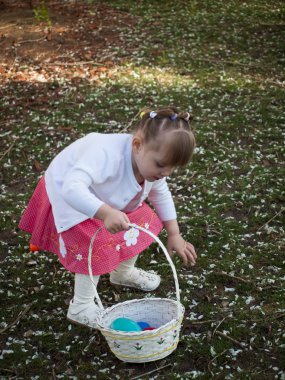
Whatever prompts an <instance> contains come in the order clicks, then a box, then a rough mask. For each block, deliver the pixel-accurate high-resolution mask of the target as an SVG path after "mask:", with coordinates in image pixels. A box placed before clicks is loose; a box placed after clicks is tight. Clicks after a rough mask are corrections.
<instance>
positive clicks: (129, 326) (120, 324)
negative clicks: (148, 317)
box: [110, 318, 142, 331]
mask: <svg viewBox="0 0 285 380" xmlns="http://www.w3.org/2000/svg"><path fill="white" fill-rule="evenodd" d="M110 328H111V329H113V330H119V331H142V329H141V328H140V326H139V325H138V324H137V323H136V322H135V321H133V320H132V319H129V318H117V319H115V320H114V321H113V322H112V323H111V325H110Z"/></svg>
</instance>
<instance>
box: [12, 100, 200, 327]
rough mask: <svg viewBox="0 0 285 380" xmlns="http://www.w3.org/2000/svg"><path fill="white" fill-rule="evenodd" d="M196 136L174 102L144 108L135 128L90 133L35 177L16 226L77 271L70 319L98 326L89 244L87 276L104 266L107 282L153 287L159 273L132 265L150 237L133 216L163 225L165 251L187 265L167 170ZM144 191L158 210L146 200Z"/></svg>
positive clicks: (190, 255) (156, 228)
mask: <svg viewBox="0 0 285 380" xmlns="http://www.w3.org/2000/svg"><path fill="white" fill-rule="evenodd" d="M194 148H195V139H194V136H193V134H192V132H191V131H190V128H189V114H188V113H187V112H182V113H181V112H179V111H178V110H177V109H176V108H173V107H170V108H161V109H157V110H155V111H154V110H152V111H151V110H148V109H146V110H144V111H142V112H141V114H140V120H139V122H138V123H137V125H136V126H135V131H134V132H133V134H101V133H90V134H88V135H86V136H85V137H83V138H81V139H78V140H77V141H75V142H73V143H72V144H71V145H69V146H68V147H67V148H65V149H64V150H63V151H62V152H60V153H59V154H58V155H57V156H56V157H55V158H54V160H53V161H52V162H51V164H50V165H49V167H48V169H47V170H46V173H45V176H44V177H43V178H42V179H41V181H40V182H39V184H38V186H37V188H36V190H35V192H34V194H33V196H32V198H31V200H30V202H29V204H28V206H27V208H26V210H25V212H24V214H23V216H22V219H21V221H20V225H19V227H20V228H21V229H23V230H25V231H27V232H29V233H31V235H32V237H31V244H34V245H36V246H38V247H39V248H40V249H41V250H46V251H50V252H53V253H55V254H57V255H58V257H59V260H60V262H61V263H62V265H63V266H64V267H65V268H66V269H67V270H69V271H71V272H74V273H75V286H74V297H73V299H72V300H71V302H70V305H69V309H68V313H67V318H68V320H69V321H71V322H74V323H79V324H83V325H87V326H89V327H93V328H96V316H97V315H98V312H99V308H98V306H97V305H96V304H95V302H94V296H95V294H94V289H93V287H92V282H91V279H90V277H89V274H88V248H89V244H90V240H91V238H92V236H93V235H94V233H95V232H96V230H98V229H99V228H100V227H101V226H103V225H104V226H105V228H103V229H102V230H101V231H100V232H99V234H98V235H97V237H96V241H95V244H94V247H93V251H92V272H93V275H94V276H93V277H94V279H93V281H94V283H95V284H97V283H98V280H99V277H100V275H101V274H105V273H110V282H111V283H112V284H116V285H123V286H129V287H133V288H137V289H140V290H143V291H152V290H154V289H156V288H157V287H158V286H159V284H160V277H159V276H158V275H157V274H155V273H152V272H146V271H144V270H142V269H140V268H137V267H135V262H136V259H137V257H138V254H139V253H140V252H142V251H144V250H145V249H146V248H147V247H148V246H149V245H150V244H151V243H152V241H153V239H152V238H151V237H150V236H149V235H147V234H145V233H144V232H141V231H139V230H137V229H134V228H131V229H129V225H128V223H135V224H137V225H139V226H142V227H144V228H147V229H149V230H150V231H152V232H153V233H154V234H155V235H158V234H159V232H160V231H161V229H162V227H163V225H164V227H165V229H166V231H167V234H168V241H167V248H168V251H169V253H172V252H173V251H176V253H177V254H178V255H179V256H180V257H181V258H182V260H183V262H184V264H185V265H187V264H191V265H194V264H195V260H196V253H195V250H194V247H193V246H192V244H190V243H187V242H186V241H185V240H184V239H183V238H182V236H181V235H180V233H179V227H178V224H177V221H176V212H175V207H174V203H173V200H172V196H171V193H170V191H169V189H168V186H167V183H166V179H165V177H167V176H169V175H170V174H171V173H172V172H173V170H174V169H175V168H176V167H178V166H184V165H186V164H187V163H188V162H189V160H190V159H191V156H192V154H193V151H194ZM146 199H148V200H149V201H150V203H151V204H152V205H153V207H154V209H155V211H156V213H157V215H156V213H155V212H154V211H153V209H152V208H150V207H149V206H148V205H147V204H146V203H145V202H144V201H145V200H146Z"/></svg>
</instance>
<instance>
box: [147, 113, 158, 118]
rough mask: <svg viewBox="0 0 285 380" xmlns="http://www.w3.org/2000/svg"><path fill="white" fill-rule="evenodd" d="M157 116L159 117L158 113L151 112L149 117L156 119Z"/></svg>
mask: <svg viewBox="0 0 285 380" xmlns="http://www.w3.org/2000/svg"><path fill="white" fill-rule="evenodd" d="M156 115H157V112H155V111H151V112H150V113H149V117H150V118H151V119H154V118H155V116H156Z"/></svg>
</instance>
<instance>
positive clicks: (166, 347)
mask: <svg viewBox="0 0 285 380" xmlns="http://www.w3.org/2000/svg"><path fill="white" fill-rule="evenodd" d="M130 227H133V228H137V229H139V230H141V231H143V232H145V233H147V234H149V235H151V236H152V237H153V238H154V239H155V241H156V242H157V243H158V244H159V245H160V247H161V248H162V250H163V252H164V254H165V256H166V258H167V261H168V262H169V264H170V266H171V269H172V272H173V276H174V281H175V288H176V300H172V299H167V298H143V299H135V300H131V301H126V302H121V303H118V304H116V305H114V306H112V307H109V308H107V309H104V307H103V305H102V302H101V300H100V297H99V295H98V292H97V289H96V286H95V285H94V283H93V277H92V276H93V275H92V266H91V259H92V249H93V243H94V240H95V238H96V236H97V234H98V232H99V231H100V230H101V229H99V230H98V231H96V233H95V234H94V236H93V238H92V239H91V243H90V248H89V256H88V268H89V274H90V277H91V281H92V283H93V286H94V290H95V296H96V300H97V303H98V305H99V307H100V308H101V310H102V313H101V314H100V316H99V318H98V321H97V324H98V329H99V330H100V331H101V333H102V334H103V335H104V337H105V338H106V340H107V342H108V345H109V347H110V349H111V351H112V352H113V353H114V355H115V356H116V357H117V358H118V359H120V360H122V361H124V362H132V363H145V362H150V361H154V360H159V359H162V358H164V357H166V356H168V355H169V354H171V353H172V352H173V351H174V350H175V349H176V347H177V345H178V342H179V333H180V329H181V323H182V320H183V315H184V311H185V309H184V306H183V305H182V304H181V303H180V291H179V284H178V278H177V273H176V270H175V266H174V264H173V262H172V260H171V258H170V256H169V254H168V252H167V250H166V248H165V247H164V245H163V244H162V242H161V241H160V240H159V239H158V237H157V236H155V235H154V234H153V233H152V232H150V231H148V230H146V229H144V228H142V227H139V226H137V225H135V224H130ZM119 317H125V318H130V319H132V320H134V321H146V322H148V323H149V324H150V325H151V326H153V327H155V330H147V331H139V332H124V331H117V330H113V329H110V327H109V326H110V325H111V323H112V321H113V320H114V319H116V318H119Z"/></svg>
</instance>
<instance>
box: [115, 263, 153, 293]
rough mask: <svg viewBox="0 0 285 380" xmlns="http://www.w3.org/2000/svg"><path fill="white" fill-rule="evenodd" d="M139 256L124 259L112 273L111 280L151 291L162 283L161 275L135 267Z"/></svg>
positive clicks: (117, 283)
mask: <svg viewBox="0 0 285 380" xmlns="http://www.w3.org/2000/svg"><path fill="white" fill-rule="evenodd" d="M137 258H138V256H135V257H132V258H131V259H129V260H126V261H123V262H121V263H120V264H119V266H118V267H117V268H116V269H115V270H114V271H113V272H111V274H110V281H111V283H112V284H115V285H124V286H130V287H132V288H137V289H140V290H144V291H145V292H149V291H152V290H155V289H156V288H157V287H158V286H159V284H160V276H158V275H157V274H155V273H151V272H146V271H144V270H142V269H140V268H136V267H135V262H136V260H137Z"/></svg>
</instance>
